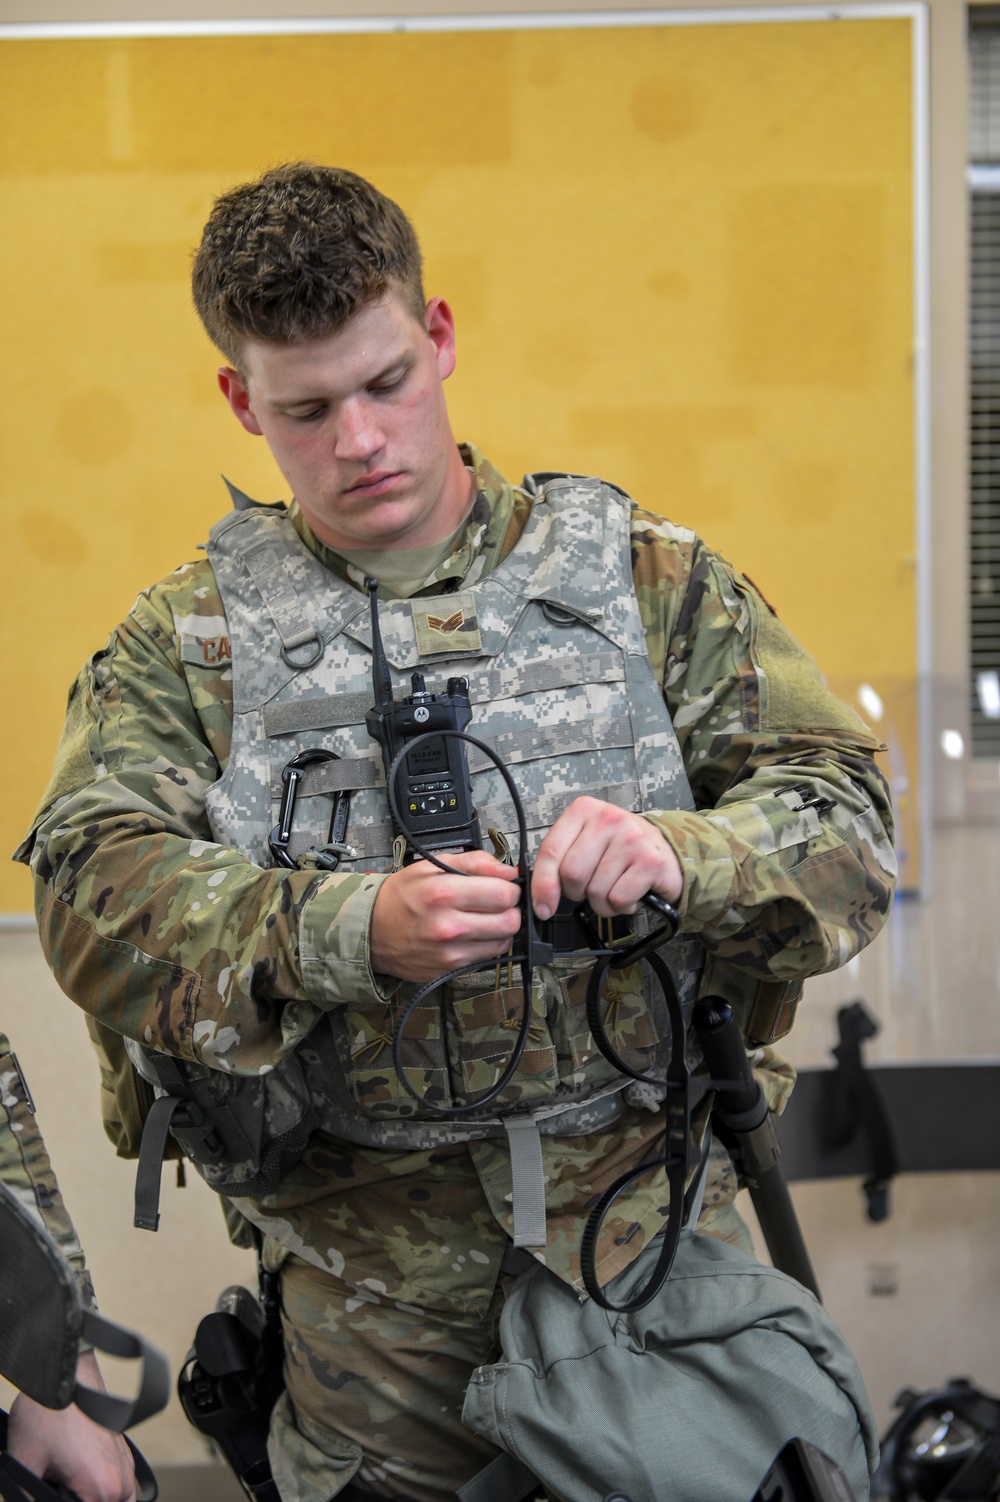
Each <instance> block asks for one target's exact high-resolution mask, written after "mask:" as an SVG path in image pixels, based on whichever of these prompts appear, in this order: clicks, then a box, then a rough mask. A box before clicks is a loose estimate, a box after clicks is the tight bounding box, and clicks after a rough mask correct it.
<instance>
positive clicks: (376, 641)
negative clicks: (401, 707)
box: [365, 579, 392, 709]
mask: <svg viewBox="0 0 1000 1502" xmlns="http://www.w3.org/2000/svg"><path fill="white" fill-rule="evenodd" d="M365 588H366V589H367V591H368V603H369V604H370V606H371V612H372V686H373V688H374V690H375V708H376V709H388V708H390V707H391V705H392V674H391V673H390V672H389V662H388V659H387V658H386V655H385V648H384V647H383V645H382V632H381V631H380V629H379V624H378V580H377V579H366V580H365Z"/></svg>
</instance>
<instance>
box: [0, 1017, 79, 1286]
mask: <svg viewBox="0 0 1000 1502" xmlns="http://www.w3.org/2000/svg"><path fill="white" fill-rule="evenodd" d="M0 1183H2V1184H3V1185H4V1186H5V1187H6V1188H7V1189H9V1190H10V1192H11V1194H13V1195H14V1196H15V1197H16V1198H17V1199H18V1201H19V1202H20V1204H21V1205H22V1206H23V1207H24V1209H26V1210H27V1211H28V1212H29V1214H30V1215H32V1217H33V1218H34V1219H35V1220H37V1222H38V1224H39V1225H40V1226H41V1228H42V1230H43V1231H47V1232H48V1234H49V1235H50V1236H51V1238H52V1240H53V1241H54V1242H55V1244H56V1246H57V1247H58V1248H59V1250H60V1251H61V1252H62V1254H63V1256H64V1257H65V1258H66V1261H67V1262H68V1263H69V1264H70V1266H71V1267H72V1269H73V1272H74V1273H75V1275H76V1281H77V1286H78V1287H79V1289H80V1298H81V1300H82V1302H83V1305H84V1308H87V1309H96V1307H97V1306H96V1304H95V1302H94V1286H93V1284H92V1282H91V1280H90V1273H89V1272H88V1271H87V1266H86V1263H85V1261H84V1256H83V1247H82V1246H81V1245H80V1238H79V1237H78V1236H77V1234H76V1231H75V1229H74V1226H73V1222H72V1221H71V1220H70V1218H69V1214H68V1212H67V1210H66V1206H65V1205H64V1203H63V1197H62V1195H61V1194H60V1192H59V1185H58V1184H57V1183H56V1176H55V1173H54V1172H53V1169H52V1164H51V1163H50V1162H49V1155H48V1153H47V1152H46V1150H45V1143H44V1142H43V1141H42V1134H41V1132H40V1131H39V1130H38V1123H37V1121H36V1120H35V1106H34V1102H33V1101H32V1099H31V1095H30V1093H29V1091H28V1087H27V1085H26V1084H25V1081H24V1076H23V1075H22V1073H21V1069H20V1066H19V1064H18V1062H17V1059H16V1058H15V1056H14V1054H13V1053H12V1052H11V1047H10V1043H9V1042H8V1041H7V1038H6V1036H5V1035H4V1034H3V1033H0Z"/></svg>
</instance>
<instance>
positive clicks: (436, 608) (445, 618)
mask: <svg viewBox="0 0 1000 1502" xmlns="http://www.w3.org/2000/svg"><path fill="white" fill-rule="evenodd" d="M410 609H411V610H412V611H413V629H414V631H415V633H416V637H417V650H418V651H419V653H420V655H421V657H426V656H428V655H429V654H430V653H433V652H449V653H451V652H481V651H482V649H483V644H482V641H481V640H480V636H479V625H478V622H477V621H476V602H475V599H474V597H473V595H472V592H471V590H459V591H458V592H457V593H456V594H453V595H434V596H427V595H422V596H421V598H420V599H419V600H411V601H410Z"/></svg>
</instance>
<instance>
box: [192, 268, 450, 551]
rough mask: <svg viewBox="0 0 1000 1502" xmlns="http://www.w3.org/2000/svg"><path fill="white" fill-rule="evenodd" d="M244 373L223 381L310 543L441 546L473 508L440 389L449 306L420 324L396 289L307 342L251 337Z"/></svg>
mask: <svg viewBox="0 0 1000 1502" xmlns="http://www.w3.org/2000/svg"><path fill="white" fill-rule="evenodd" d="M243 355H244V376H245V379H244V378H242V377H241V376H240V375H239V374H238V373H237V372H236V371H235V370H233V369H231V368H230V367H228V366H226V367H223V369H222V370H220V371H219V385H220V387H221V388H222V391H223V393H224V394H225V396H226V398H227V400H228V402H229V404H230V406H231V407H232V409H233V411H234V412H235V414H236V416H237V417H238V418H239V420H240V422H241V423H242V425H243V426H244V427H245V428H246V430H247V431H248V432H250V433H255V434H258V435H262V436H263V437H264V438H265V439H266V441H267V445H268V447H269V449H270V450H271V453H272V454H273V455H274V457H275V460H276V461H277V464H278V467H279V468H280V470H281V472H282V474H283V475H284V477H285V479H286V480H287V482H288V484H289V485H290V487H291V489H292V493H293V494H294V496H295V498H296V500H297V501H298V504H299V506H300V507H301V509H302V512H303V514H304V516H305V518H306V520H307V521H308V523H309V525H310V526H311V527H312V529H313V531H314V532H315V534H316V536H317V537H319V538H320V539H321V540H322V541H323V542H326V543H328V544H329V545H330V546H331V547H333V548H341V549H345V550H347V551H350V550H351V549H352V548H355V549H361V548H376V547H385V548H406V547H410V548H417V547H424V546H428V545H430V544H431V543H434V542H440V541H443V540H444V539H445V538H446V537H449V536H450V535H451V533H452V532H454V531H455V529H456V528H457V527H458V525H459V523H460V522H461V521H462V519H463V517H464V516H465V514H466V512H467V511H468V508H469V505H470V504H471V501H472V477H471V476H470V474H469V473H468V471H467V470H466V469H465V466H464V465H463V463H462V459H461V456H460V454H459V452H458V449H457V448H456V446H455V440H454V438H453V437H452V433H451V427H450V424H449V422H448V412H447V408H446V406H445V400H444V391H443V389H442V382H443V381H444V380H446V378H447V377H448V376H449V375H450V374H451V372H452V371H453V370H454V368H455V328H454V322H453V320H452V315H451V310H450V308H449V307H448V304H447V303H446V302H444V301H442V299H441V298H433V299H432V300H431V301H430V302H429V303H428V304H427V308H426V311H425V321H424V323H420V322H419V321H418V320H417V319H415V318H414V316H413V314H412V313H411V312H410V310H409V309H408V308H407V306H406V304H405V303H404V302H403V300H402V298H401V297H400V296H399V294H398V293H396V292H390V293H388V294H387V295H386V296H385V297H384V298H382V300H381V301H380V302H377V303H374V304H372V305H371V306H369V307H367V308H364V309H362V311H361V312H360V313H358V314H356V316H355V317H354V318H352V319H351V321H350V323H348V324H346V325H345V326H344V328H342V329H340V330H339V331H338V332H337V333H335V334H330V335H327V336H326V337H324V338H321V339H315V340H311V341H310V342H309V343H307V344H271V343H266V342H264V341H263V340H249V341H248V342H247V344H246V345H245V347H244V351H243Z"/></svg>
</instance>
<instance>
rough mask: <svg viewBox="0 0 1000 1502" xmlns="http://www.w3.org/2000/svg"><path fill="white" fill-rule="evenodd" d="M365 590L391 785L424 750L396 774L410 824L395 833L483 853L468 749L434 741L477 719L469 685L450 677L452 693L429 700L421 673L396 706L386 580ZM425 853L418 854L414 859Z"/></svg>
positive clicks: (372, 721)
mask: <svg viewBox="0 0 1000 1502" xmlns="http://www.w3.org/2000/svg"><path fill="white" fill-rule="evenodd" d="M365 588H366V589H367V590H368V598H369V601H370V603H371V620H372V682H373V684H374V688H375V704H374V706H373V708H371V709H370V710H369V711H368V713H367V714H366V715H365V724H366V725H367V727H368V733H369V735H370V736H371V737H372V739H373V740H376V741H378V743H379V745H380V746H381V748H382V764H383V766H384V767H385V775H386V783H387V784H388V781H389V777H390V775H391V769H392V766H393V763H394V762H395V760H396V758H397V756H399V755H400V753H401V752H403V751H404V750H405V748H406V746H407V744H408V743H409V742H411V741H414V740H416V738H417V737H418V736H420V737H421V742H420V745H419V746H417V747H416V749H415V750H413V751H410V752H408V753H407V754H406V755H404V756H402V759H401V761H400V763H399V766H398V768H397V770H396V773H395V784H396V789H395V791H396V799H397V800H398V802H397V806H398V808H399V811H400V813H401V815H402V816H403V817H404V818H405V821H406V822H405V824H401V823H400V821H399V819H398V818H397V817H396V813H395V811H393V818H392V822H393V827H394V828H395V831H396V833H397V834H401V835H403V836H404V837H410V836H412V837H415V838H416V839H417V840H419V842H420V844H421V846H422V847H423V848H424V849H425V850H430V851H434V852H436V851H440V850H478V849H479V848H480V845H481V843H482V841H481V839H480V835H479V820H478V819H477V817H476V811H475V809H474V808H473V806H472V787H471V784H470V782H469V767H468V763H467V761H466V757H465V742H464V741H461V740H458V739H457V738H456V737H455V736H453V735H440V736H436V735H434V732H435V731H445V730H451V731H462V730H464V729H465V728H466V726H467V725H468V723H469V721H470V720H471V719H472V709H471V707H470V704H469V680H468V679H467V678H449V679H448V691H447V693H444V694H429V693H428V692H427V688H426V685H425V683H424V676H423V674H422V673H414V674H413V675H412V678H411V684H412V687H413V692H412V694H410V695H408V696H407V697H406V698H405V699H399V700H397V699H394V698H393V697H392V678H391V676H390V673H389V664H388V662H387V660H386V655H385V648H384V647H383V645H382V633H381V631H380V630H379V623H378V580H377V579H366V580H365ZM389 806H390V808H392V799H391V798H390V800H389ZM417 853H418V852H417V851H415V850H413V849H412V848H411V849H410V851H408V853H407V859H408V860H412V859H414V858H415V857H416V855H417Z"/></svg>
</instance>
